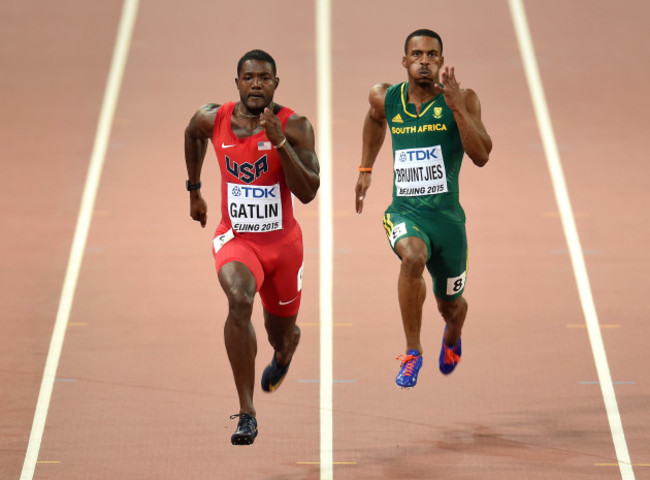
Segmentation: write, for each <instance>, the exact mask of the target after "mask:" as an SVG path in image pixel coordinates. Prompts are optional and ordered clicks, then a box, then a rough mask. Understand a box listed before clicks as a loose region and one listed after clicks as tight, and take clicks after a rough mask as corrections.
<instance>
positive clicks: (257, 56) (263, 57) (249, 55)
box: [237, 50, 277, 77]
mask: <svg viewBox="0 0 650 480" xmlns="http://www.w3.org/2000/svg"><path fill="white" fill-rule="evenodd" d="M248 60H260V61H262V62H267V63H269V64H270V65H271V68H272V69H273V76H274V77H275V76H276V75H277V70H276V68H275V60H273V57H272V56H271V55H269V54H268V53H266V52H265V51H264V50H251V51H250V52H246V53H245V54H244V56H243V57H241V58H240V59H239V62H237V77H239V74H240V73H241V67H242V65H243V64H244V62H246V61H248Z"/></svg>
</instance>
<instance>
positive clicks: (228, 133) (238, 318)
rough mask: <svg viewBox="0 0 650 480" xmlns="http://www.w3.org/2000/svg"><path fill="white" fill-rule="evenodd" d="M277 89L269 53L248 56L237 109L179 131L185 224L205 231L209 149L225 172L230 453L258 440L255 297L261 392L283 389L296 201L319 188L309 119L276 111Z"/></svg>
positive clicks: (298, 267)
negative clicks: (264, 346) (261, 333)
mask: <svg viewBox="0 0 650 480" xmlns="http://www.w3.org/2000/svg"><path fill="white" fill-rule="evenodd" d="M279 81H280V80H279V78H278V77H277V75H276V66H275V61H274V60H273V58H272V57H271V56H270V55H269V54H268V53H266V52H264V51H262V50H252V51H250V52H248V53H246V54H245V55H244V56H243V57H242V58H241V59H240V60H239V63H238V64H237V78H236V79H235V83H236V85H237V90H238V91H239V101H238V102H236V103H235V102H230V103H226V104H223V105H218V104H207V105H204V106H203V107H201V108H200V109H199V110H198V111H197V112H196V113H195V114H194V116H193V117H192V119H191V120H190V123H189V125H188V126H187V128H186V130H185V162H186V165H187V173H188V177H189V178H188V180H187V190H188V191H189V192H190V216H191V217H192V219H194V220H196V221H197V222H200V223H201V226H202V227H205V224H206V221H207V203H206V202H205V200H204V199H203V197H202V196H201V167H202V165H203V159H204V157H205V152H206V149H207V146H208V141H209V140H212V144H213V146H214V149H215V153H216V155H217V159H218V160H219V167H220V171H221V221H220V223H219V226H218V227H217V230H216V233H215V236H214V240H213V242H212V246H213V254H214V258H215V263H216V268H217V272H218V276H219V283H220V284H221V286H222V288H223V290H224V292H225V293H226V297H227V298H228V317H227V318H226V324H225V328H224V336H225V343H226V350H227V352H228V359H229V360H230V365H231V367H232V372H233V376H234V379H235V386H236V388H237V394H238V396H239V413H237V414H236V415H232V416H231V418H238V419H239V421H238V424H237V430H236V431H235V433H234V434H233V435H232V437H231V441H232V444H233V445H250V444H252V443H253V441H254V440H255V437H256V436H257V419H256V412H255V407H254V405H253V390H254V384H255V355H256V353H257V340H256V337H255V331H254V329H253V324H252V321H251V316H252V313H253V299H254V297H255V294H256V293H257V292H259V294H260V299H261V301H262V306H263V308H264V326H265V328H266V331H267V334H268V338H269V342H270V343H271V346H272V347H273V349H274V354H273V358H272V359H271V363H270V364H269V365H268V366H267V367H266V369H265V370H264V372H263V374H262V380H261V383H262V390H264V391H266V392H271V391H273V390H275V389H276V388H277V387H278V386H279V385H280V383H281V382H282V380H283V379H284V377H285V375H286V374H287V371H288V368H289V364H290V363H291V359H292V357H293V354H294V352H295V350H296V347H297V346H298V342H299V340H300V329H299V328H298V326H297V325H296V318H297V315H298V309H299V307H300V295H301V289H302V259H303V247H302V233H301V230H300V226H299V225H298V223H297V222H296V219H295V218H294V216H293V204H292V194H293V195H295V196H296V197H297V198H298V199H299V200H300V201H301V202H303V203H308V202H310V201H311V200H313V199H314V197H315V196H316V192H317V191H318V187H319V185H320V177H319V170H320V168H319V164H318V158H317V156H316V153H315V151H314V131H313V128H312V126H311V124H310V123H309V120H307V118H305V117H303V116H300V115H298V114H296V113H295V112H294V111H293V110H290V109H289V108H287V107H283V106H281V105H278V104H277V103H274V102H273V95H274V94H275V90H276V89H277V87H278V84H279Z"/></svg>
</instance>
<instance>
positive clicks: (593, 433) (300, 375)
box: [0, 0, 650, 480]
mask: <svg viewBox="0 0 650 480" xmlns="http://www.w3.org/2000/svg"><path fill="white" fill-rule="evenodd" d="M226 3H227V2H206V1H203V0H190V1H189V2H185V3H184V7H183V8H182V9H180V7H179V4H178V2H172V1H170V0H159V1H156V2H142V3H141V5H140V10H139V14H138V19H137V24H136V28H135V32H134V38H133V43H132V46H131V51H130V55H129V61H128V64H127V69H126V73H125V77H124V81H123V86H122V90H121V93H120V100H119V103H118V106H117V111H116V116H115V121H114V126H113V130H112V133H111V137H110V143H109V148H108V151H107V157H106V164H105V167H104V171H103V176H102V179H101V184H100V188H99V191H98V196H97V201H96V205H95V212H94V216H93V220H92V225H91V229H90V233H89V237H88V242H87V248H86V251H85V255H84V260H83V265H82V269H81V273H80V277H79V283H78V286H77V290H76V295H75V299H74V304H73V308H72V312H71V316H70V324H69V327H68V330H67V333H66V337H65V343H64V346H63V353H62V356H61V360H60V364H59V368H58V372H57V380H58V381H57V382H56V383H55V385H54V392H53V396H52V400H51V405H50V409H49V414H48V417H47V423H46V427H45V432H44V436H43V441H42V445H41V449H40V454H39V457H38V458H39V463H38V464H37V466H36V472H35V475H34V478H36V479H45V478H56V479H66V480H72V479H118V478H119V479H208V478H209V479H215V478H219V479H221V478H224V479H230V478H259V479H317V478H319V466H318V464H317V462H318V461H319V448H320V447H319V435H320V434H319V427H320V425H319V385H318V383H317V382H316V381H317V380H318V378H319V353H320V352H319V330H318V326H317V324H318V321H319V318H318V315H319V309H318V301H319V299H318V292H319V285H318V258H319V257H318V255H319V250H318V247H319V245H318V206H317V204H316V203H313V204H310V205H307V206H300V207H299V208H298V216H299V219H300V221H301V224H302V227H303V231H304V233H305V246H306V256H305V258H306V278H305V290H304V295H303V306H302V309H301V314H300V318H299V321H300V323H301V324H302V330H303V335H302V343H301V345H300V348H299V351H298V354H297V356H296V361H295V362H294V364H293V366H292V370H291V373H290V376H289V377H288V378H287V380H286V381H285V383H284V384H283V386H282V388H281V389H280V390H279V391H278V392H276V393H274V394H273V395H262V393H261V392H258V393H257V395H256V406H257V410H258V419H259V423H260V435H259V437H258V439H257V440H256V442H255V444H254V445H253V446H252V447H249V448H243V447H232V446H231V445H230V444H229V436H230V434H231V433H232V430H233V428H234V422H233V421H231V420H229V419H228V415H229V414H232V413H236V411H237V400H236V395H235V390H234V385H233V383H232V378H231V373H230V369H229V366H228V363H227V357H226V354H225V349H224V347H223V339H222V326H223V319H224V317H225V302H224V297H223V294H222V292H221V291H220V288H219V285H218V282H217V279H216V275H215V272H214V268H213V264H212V258H211V255H210V240H211V235H212V232H213V230H214V228H215V227H216V223H217V217H218V198H217V193H218V189H217V186H218V177H217V175H218V173H217V169H216V164H215V162H214V156H213V154H212V152H209V154H208V160H207V162H206V166H205V168H204V175H203V180H204V183H205V185H206V187H205V188H204V191H205V195H206V197H207V198H208V201H209V208H210V210H209V214H208V216H209V218H208V222H209V223H208V227H207V228H206V229H205V230H201V229H200V227H199V226H198V224H194V223H193V222H191V220H190V219H189V216H188V199H187V194H186V192H185V191H184V189H183V182H184V180H185V170H184V164H183V146H182V142H183V138H182V132H183V129H184V127H185V125H186V123H187V121H188V119H189V117H190V115H191V114H192V113H193V112H194V111H195V109H196V108H197V107H198V106H199V105H201V104H202V103H207V102H212V101H215V102H224V101H228V100H231V99H234V98H236V90H235V86H234V81H233V79H234V76H235V64H236V62H237V60H238V58H239V57H240V56H241V54H242V53H243V52H245V51H246V50H249V49H251V48H264V49H266V50H268V51H269V52H270V53H271V54H272V55H274V56H275V58H276V60H277V62H278V69H279V76H280V78H281V79H282V81H281V85H280V89H279V91H278V93H277V96H276V99H277V100H278V101H279V102H280V103H284V104H286V105H289V106H291V107H293V108H294V109H296V110H297V111H298V112H300V113H302V114H305V115H307V116H308V117H309V118H310V119H311V120H312V123H314V126H315V128H316V130H318V124H317V121H316V120H317V111H316V93H315V92H316V78H315V76H316V74H315V65H316V54H315V40H314V34H313V31H314V16H315V14H314V7H313V5H312V4H311V3H309V2H290V1H279V2H275V3H272V4H270V3H268V2H258V1H253V2H249V3H246V4H245V6H243V5H242V6H240V7H235V6H229V5H226ZM120 8H121V5H120V3H119V2H117V1H115V2H100V3H96V2H79V1H73V0H61V1H58V2H54V3H52V2H45V1H43V0H39V1H36V2H11V3H9V2H5V4H4V5H2V6H0V10H1V15H0V31H1V32H2V47H0V63H1V64H2V66H3V68H2V75H1V76H0V122H1V126H2V128H1V129H0V145H1V148H2V166H3V171H4V178H5V182H4V186H3V188H2V190H0V202H1V203H0V206H1V209H2V210H1V215H2V225H3V229H2V230H3V233H4V235H2V237H1V239H0V242H1V243H0V245H1V246H2V251H3V252H4V255H3V269H2V275H1V276H0V282H2V283H1V284H0V287H1V288H0V292H1V294H0V295H1V298H2V302H1V306H2V314H1V315H2V316H1V319H2V335H1V336H0V386H1V388H2V399H3V401H2V403H1V404H0V477H1V478H2V479H17V478H18V477H19V476H20V471H21V468H22V464H23V461H24V458H25V451H26V448H27V443H28V440H29V434H30V429H31V424H32V419H33V415H34V408H35V405H36V401H37V398H38V391H39V386H40V382H41V378H42V373H43V366H44V363H45V359H46V356H47V352H48V346H49V341H50V336H51V334H52V327H53V324H54V319H55V316H56V311H57V308H58V302H59V297H60V293H61V286H62V283H63V278H64V275H65V270H66V265H67V260H68V254H69V250H70V244H71V241H72V237H73V233H74V228H75V222H76V218H77V213H78V209H79V202H80V199H81V192H82V190H83V184H84V181H85V176H86V170H87V166H88V159H89V157H90V154H91V149H92V144H93V137H94V134H95V128H96V124H97V118H98V115H99V110H100V107H101V101H102V95H103V91H104V87H105V82H106V76H107V72H108V68H109V65H110V59H111V55H112V48H113V43H114V38H115V32H116V29H117V24H118V21H119V14H120ZM526 8H527V14H528V21H529V23H530V28H531V33H532V36H533V40H534V44H535V49H536V53H537V60H538V63H539V67H540V73H541V76H542V80H543V82H544V87H545V91H546V95H547V100H548V104H549V109H550V113H551V116H552V120H553V126H554V130H555V135H556V138H557V142H558V145H559V148H560V155H561V158H562V163H563V166H564V171H565V175H566V180H567V184H568V188H569V194H570V198H571V201H572V203H573V210H574V213H575V215H576V220H577V227H578V231H579V233H580V238H581V241H582V246H583V249H584V253H585V258H586V262H587V269H588V273H589V278H590V281H591V288H592V292H593V295H594V299H595V304H596V308H597V312H598V315H599V319H600V323H601V325H602V327H603V328H602V334H603V338H604V343H605V348H606V351H607V357H608V360H609V366H610V369H611V373H612V378H613V380H614V382H625V383H616V384H615V391H616V395H617V399H618V405H619V410H620V413H621V418H622V422H623V427H624V430H625V434H626V440H627V445H628V448H629V453H630V456H631V459H632V462H633V464H634V465H635V467H634V470H635V474H636V478H637V479H644V478H645V479H648V478H650V466H648V465H650V434H649V433H648V432H649V431H650V374H649V373H648V367H647V365H648V361H649V360H650V355H649V354H648V349H647V340H648V338H650V326H649V324H648V322H647V321H646V320H647V318H646V317H647V313H648V311H650V300H649V299H650V296H648V295H647V292H646V290H647V286H648V281H647V274H648V271H649V268H650V253H649V251H648V249H647V245H648V244H650V239H649V238H648V237H649V233H648V229H647V227H646V225H645V221H644V219H645V218H647V212H646V205H647V203H648V178H649V177H650V163H648V161H647V160H646V158H645V154H644V152H645V148H644V147H645V142H646V140H647V127H646V124H645V121H646V117H647V112H648V107H650V97H649V96H648V93H647V87H646V85H645V84H646V78H647V75H648V67H647V65H646V63H647V62H646V59H647V58H649V57H650V47H649V46H648V43H647V39H646V37H647V31H646V20H647V18H648V15H649V14H650V7H649V6H648V5H647V4H646V2H643V1H632V0H630V1H628V2H623V3H621V2H616V1H614V0H610V1H607V0H598V1H596V0H590V1H586V0H581V1H574V2H564V1H559V0H550V1H547V2H532V1H530V0H529V1H528V2H526ZM332 24H333V32H332V33H333V46H332V47H333V60H332V63H333V72H332V75H333V82H334V85H333V86H334V92H333V102H334V103H333V126H334V132H333V133H334V144H333V173H334V178H333V187H334V214H335V215H334V217H335V218H334V226H333V229H334V240H335V245H334V248H335V250H334V265H333V268H334V299H333V308H334V322H335V326H334V380H335V382H336V383H335V384H334V385H333V392H334V396H333V405H334V412H333V418H334V431H333V439H334V443H333V455H334V462H335V465H334V478H336V479H353V478H354V479H360V478H364V479H365V478H368V479H375V478H400V479H404V478H409V479H435V478H445V479H448V480H449V479H499V480H503V479H523V478H525V479H540V480H541V479H545V480H546V479H572V480H573V479H582V478H584V479H587V478H589V479H593V478H603V479H616V478H620V473H619V469H618V467H617V466H615V465H614V466H611V465H608V464H615V462H616V456H615V453H614V447H613V443H612V438H611V433H610V430H609V426H608V423H607V417H606V414H605V409H604V406H603V399H602V396H601V393H600V389H599V387H598V385H597V384H594V383H589V382H594V381H596V380H597V377H596V370H595V367H594V361H593V357H592V353H591V349H590V346H589V340H588V336H587V332H586V329H585V328H583V327H581V326H580V325H582V324H584V317H583V314H582V310H581V306H580V302H579V298H578V294H577V289H576V284H575V280H574V277H573V271H572V268H571V262H570V258H569V255H568V253H567V247H566V241H565V239H564V235H563V232H562V227H561V224H560V220H559V218H558V216H557V206H556V203H555V199H554V196H553V192H552V188H551V182H550V180H549V174H548V170H547V167H546V162H545V158H544V152H543V150H542V148H541V141H540V136H539V133H538V129H537V124H536V120H535V116H534V111H533V108H532V104H531V101H530V95H529V92H528V87H527V84H526V80H525V77H524V71H523V67H522V63H521V59H520V54H519V50H518V47H517V43H516V38H515V35H514V31H513V27H512V21H511V19H510V14H509V11H508V5H507V2H506V1H505V0H503V1H496V0H493V1H483V2H438V3H432V2H430V1H420V0H418V1H413V2H410V3H409V4H408V6H406V5H404V6H396V5H395V4H393V3H391V2H387V1H384V0H382V1H374V2H368V1H353V2H347V1H341V0H337V1H334V2H333V5H332ZM420 27H429V28H433V29H435V30H437V31H439V33H441V35H442V36H443V39H444V40H445V56H446V60H447V63H448V64H453V65H456V71H457V76H458V78H459V79H460V81H461V82H462V84H463V85H464V86H468V87H472V88H474V89H475V90H476V91H477V93H478V94H479V96H480V98H481V101H482V105H483V118H484V121H485V124H486V126H487V128H488V131H489V132H490V134H491V135H492V138H493V141H494V145H495V148H494V151H493V153H492V156H491V160H490V163H489V164H488V165H487V166H486V167H485V168H484V169H478V168H475V167H473V166H472V165H471V163H470V162H469V161H467V162H466V165H465V167H464V168H463V174H462V179H461V192H462V201H463V204H464V207H465V210H466V212H467V216H468V234H469V241H470V265H471V266H470V280H469V283H468V289H467V298H468V301H469V304H470V311H469V316H468V320H467V323H466V328H465V330H464V336H463V343H464V356H463V362H462V364H461V366H460V367H459V368H458V370H457V371H456V372H454V374H453V375H452V376H450V377H443V376H441V375H440V374H439V373H438V371H437V366H436V356H437V351H438V347H439V342H440V335H441V333H442V321H441V320H440V319H439V318H438V316H437V314H436V313H435V312H434V302H433V298H432V295H431V293H429V298H428V300H427V304H426V312H427V313H426V320H427V321H425V323H424V328H423V336H424V341H423V343H424V348H425V349H426V351H425V353H424V356H425V362H424V368H423V370H422V373H421V375H420V381H419V384H418V387H417V389H415V390H414V391H412V392H403V391H401V390H398V389H397V388H396V387H395V386H394V383H393V380H394V375H395V373H396V370H397V367H398V363H397V362H396V361H395V360H394V357H395V356H396V355H398V354H400V353H403V348H404V345H403V343H404V342H403V340H402V330H401V324H400V320H399V316H398V308H397V302H396V279H397V269H398V261H397V259H396V258H394V257H393V255H392V253H391V252H390V249H389V247H388V245H387V242H386V240H385V238H384V236H383V231H382V230H383V229H382V226H381V215H382V213H383V210H384V208H385V206H386V205H387V204H388V202H389V195H390V181H391V179H390V175H391V172H390V166H389V165H390V163H389V160H388V159H389V158H390V156H389V154H388V142H387V145H386V147H385V148H384V150H383V153H382V156H381V158H380V161H379V162H378V166H377V168H376V172H375V173H374V174H373V175H374V179H373V182H374V183H373V186H372V188H371V190H370V193H369V197H368V199H367V202H366V209H365V211H364V213H363V214H362V215H361V216H358V215H356V214H354V213H353V211H354V206H353V189H354V183H355V181H356V166H357V165H358V162H359V158H360V148H361V138H360V136H361V126H362V122H363V118H364V115H365V111H366V108H367V93H368V90H369V88H370V86H371V85H373V84H374V83H377V82H380V81H387V82H397V81H401V80H402V79H403V78H405V74H404V72H403V70H402V68H401V66H400V59H401V47H402V43H403V39H404V37H405V36H406V34H408V33H409V32H410V31H412V30H414V29H416V28H420ZM255 322H256V329H257V333H258V340H259V355H258V367H260V368H261V367H263V366H264V365H265V364H266V363H267V362H268V360H269V358H270V356H271V349H270V347H269V346H268V344H267V342H266V339H265V337H264V333H263V328H262V322H261V315H260V308H259V307H258V308H257V311H256V319H255ZM628 382H630V383H628Z"/></svg>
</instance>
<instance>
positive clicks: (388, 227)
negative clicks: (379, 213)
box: [384, 213, 393, 237]
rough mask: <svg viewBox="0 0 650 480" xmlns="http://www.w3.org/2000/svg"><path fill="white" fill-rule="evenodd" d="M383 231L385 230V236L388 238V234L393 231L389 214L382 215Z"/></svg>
mask: <svg viewBox="0 0 650 480" xmlns="http://www.w3.org/2000/svg"><path fill="white" fill-rule="evenodd" d="M384 229H386V236H388V237H390V232H392V231H393V222H391V220H390V213H387V214H385V215H384Z"/></svg>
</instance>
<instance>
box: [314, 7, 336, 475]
mask: <svg viewBox="0 0 650 480" xmlns="http://www.w3.org/2000/svg"><path fill="white" fill-rule="evenodd" d="M330 15H331V8H330V1H329V0H316V51H317V66H316V78H317V79H318V85H317V90H318V130H317V138H318V158H319V160H320V167H321V170H320V179H321V181H320V189H319V199H318V213H319V239H320V240H319V243H320V478H321V480H331V479H332V478H333V477H334V470H333V468H334V467H333V455H332V443H333V441H332V438H333V433H332V431H333V419H332V416H333V413H332V383H333V371H332V370H333V369H332V343H333V341H332V318H333V314H332V301H333V300H332V283H333V279H332V277H333V274H332V268H333V250H334V248H333V243H334V242H333V234H332V231H333V221H332V217H333V215H332V51H331V50H332V49H331V37H330V32H331V18H330Z"/></svg>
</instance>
